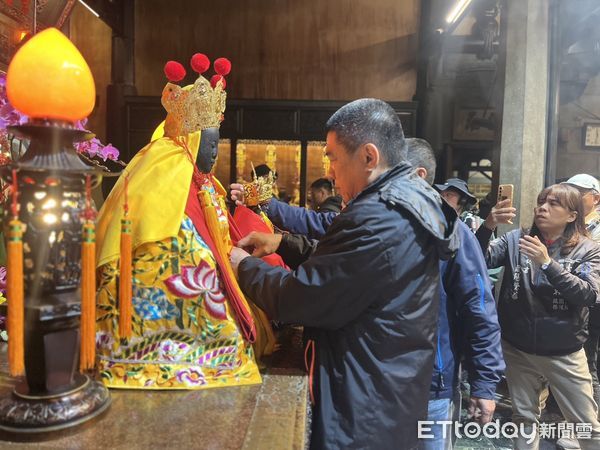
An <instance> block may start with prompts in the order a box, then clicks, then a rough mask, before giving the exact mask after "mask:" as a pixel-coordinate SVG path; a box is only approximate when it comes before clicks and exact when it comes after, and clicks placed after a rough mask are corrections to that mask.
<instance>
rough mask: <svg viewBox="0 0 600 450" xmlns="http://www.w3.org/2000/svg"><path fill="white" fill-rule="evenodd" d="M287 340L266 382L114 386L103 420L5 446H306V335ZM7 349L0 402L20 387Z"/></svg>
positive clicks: (2, 354) (7, 440)
mask: <svg viewBox="0 0 600 450" xmlns="http://www.w3.org/2000/svg"><path fill="white" fill-rule="evenodd" d="M280 340H281V343H282V347H281V349H280V350H279V351H278V352H276V353H275V354H274V355H273V356H272V357H271V358H270V360H268V362H267V364H268V366H267V367H266V368H265V369H263V370H262V371H261V372H262V377H263V382H262V384H260V385H254V386H240V387H231V388H222V389H207V390H203V391H142V390H127V389H113V390H111V397H112V404H111V406H110V407H109V409H108V410H107V411H106V412H105V413H104V414H102V415H101V416H99V417H97V418H96V419H94V420H92V421H90V422H88V423H86V424H84V425H81V426H80V427H76V428H71V429H69V430H67V431H63V432H57V433H55V434H48V435H46V436H43V438H44V439H46V440H44V441H42V442H39V441H37V440H36V441H35V442H19V441H18V440H19V438H18V437H14V436H8V435H2V434H0V440H1V441H2V444H1V445H2V448H6V449H32V448H44V449H77V448H82V449H91V448H97V447H98V446H99V445H101V446H102V448H113V449H131V448H211V449H223V450H229V449H231V450H233V449H245V450H246V449H248V450H249V449H264V448H277V449H282V450H283V449H294V450H296V449H298V450H299V449H304V448H307V447H308V441H309V440H308V439H309V436H308V434H307V433H308V430H309V428H310V427H309V422H310V408H309V406H308V378H307V376H306V373H305V371H304V369H303V368H302V364H303V362H302V343H301V336H300V333H299V330H295V329H289V330H287V331H286V332H284V333H283V335H282V336H281V338H280ZM6 351H7V345H6V343H1V344H0V397H4V396H9V395H10V391H11V390H12V387H13V385H14V382H15V380H14V379H12V378H10V377H9V376H8V367H7V364H6ZM28 439H32V437H31V436H29V438H28Z"/></svg>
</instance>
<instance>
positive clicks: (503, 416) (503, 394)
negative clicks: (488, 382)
mask: <svg viewBox="0 0 600 450" xmlns="http://www.w3.org/2000/svg"><path fill="white" fill-rule="evenodd" d="M465 394H466V392H463V399H465V398H467V397H466V395H465ZM511 413H512V411H511V406H510V399H509V398H508V389H507V387H506V385H505V384H504V385H501V386H500V387H499V389H498V395H497V398H496V412H495V414H494V420H496V419H498V420H500V422H501V423H505V422H509V421H510V419H511ZM466 417H467V410H466V405H465V404H464V403H463V407H462V410H461V419H462V420H463V421H464V420H466ZM563 420H564V419H563V418H562V416H561V415H560V410H559V409H558V407H557V406H556V404H555V403H554V402H553V401H552V399H550V400H549V402H548V405H547V407H546V409H545V410H544V412H543V413H542V422H547V423H558V422H561V421H563ZM555 442H556V439H542V440H541V442H540V450H561V447H558V446H557V445H556V443H555ZM512 448H513V447H512V443H511V440H510V439H506V438H499V439H489V438H486V437H483V436H482V437H481V438H478V439H469V438H466V437H463V438H460V439H457V441H456V443H455V446H454V449H455V450H494V449H498V450H512Z"/></svg>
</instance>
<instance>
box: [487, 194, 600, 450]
mask: <svg viewBox="0 0 600 450" xmlns="http://www.w3.org/2000/svg"><path fill="white" fill-rule="evenodd" d="M515 211H516V210H515V209H514V208H512V207H510V199H507V200H503V201H501V202H499V203H498V204H497V205H496V206H495V207H494V208H493V209H492V212H491V213H490V214H489V216H488V218H487V219H486V221H485V222H484V226H482V227H480V229H479V231H478V233H477V237H478V239H479V242H480V244H481V245H482V249H483V250H484V253H485V256H486V262H487V264H488V267H489V268H496V267H501V266H504V278H503V280H502V288H501V290H500V296H499V301H498V317H499V321H500V328H501V331H502V348H503V351H504V359H505V361H506V379H507V382H508V387H509V391H510V396H511V400H512V407H513V422H515V423H523V424H525V425H526V426H528V427H529V426H536V425H537V424H538V423H539V418H540V414H541V409H542V408H543V405H544V404H545V400H546V397H547V395H548V389H547V388H548V386H550V387H551V389H552V392H553V394H554V397H555V399H556V402H557V403H558V406H559V407H560V409H561V412H562V414H563V416H564V417H565V419H566V420H567V422H568V423H571V424H573V425H572V427H573V428H570V429H571V430H573V431H574V432H575V431H581V427H578V425H577V424H581V423H585V424H588V425H586V431H587V433H586V434H587V435H586V436H584V435H583V434H579V445H580V447H581V448H582V449H587V448H589V449H596V450H597V449H599V448H600V422H598V418H597V414H598V412H597V411H598V409H597V408H598V406H597V405H596V403H595V402H594V400H593V394H592V379H591V376H590V373H589V369H588V365H587V361H586V357H585V353H584V351H583V349H582V348H583V344H584V342H585V341H586V339H587V335H588V332H587V321H588V315H589V313H588V306H590V305H593V304H595V303H596V302H598V301H599V300H600V246H598V244H596V243H595V242H593V241H592V240H590V239H589V238H588V237H587V232H586V230H585V225H584V215H583V205H582V202H581V195H580V194H579V192H578V191H577V189H575V188H573V187H572V186H568V185H564V184H555V185H553V186H550V187H548V188H546V189H544V190H543V191H542V192H541V193H540V194H539V195H538V200H537V206H536V207H535V211H534V213H535V219H534V223H533V225H532V227H531V229H530V230H525V231H523V230H518V229H517V230H513V231H510V232H508V233H506V234H505V235H504V236H502V237H500V238H498V239H495V240H493V241H492V242H489V238H490V236H491V234H492V231H493V230H494V229H495V228H496V226H497V224H499V223H510V221H511V219H512V218H514V217H515ZM574 437H577V436H574ZM584 437H585V438H584ZM538 439H539V433H538V438H536V440H535V441H534V442H532V443H530V444H527V443H526V442H525V439H523V438H519V439H518V442H517V443H516V444H517V445H516V446H515V448H518V449H527V448H532V449H537V448H538V446H539V442H538Z"/></svg>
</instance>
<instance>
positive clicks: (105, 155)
mask: <svg viewBox="0 0 600 450" xmlns="http://www.w3.org/2000/svg"><path fill="white" fill-rule="evenodd" d="M99 155H100V157H101V158H102V159H103V160H104V161H106V160H107V159H111V160H113V161H116V160H117V159H118V158H119V150H117V148H116V147H115V146H114V145H112V144H107V145H105V146H104V147H103V148H101V149H100V151H99Z"/></svg>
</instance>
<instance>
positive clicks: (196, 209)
mask: <svg viewBox="0 0 600 450" xmlns="http://www.w3.org/2000/svg"><path fill="white" fill-rule="evenodd" d="M185 214H186V215H187V216H188V217H189V218H190V219H191V220H192V223H193V224H194V227H195V228H196V231H198V234H200V236H201V237H202V239H203V240H204V242H205V243H206V245H208V248H210V249H211V251H212V253H213V256H214V258H215V261H216V262H217V266H218V267H219V271H220V272H221V276H222V280H223V283H224V284H225V290H226V291H227V294H228V299H229V302H230V304H231V306H232V307H233V309H234V311H235V312H236V319H237V321H238V325H239V326H240V330H241V331H242V334H243V336H244V338H245V339H246V340H247V341H248V342H254V340H255V339H256V328H255V325H254V320H253V318H252V315H251V314H250V311H248V309H247V308H246V306H245V303H244V300H242V299H240V298H239V295H241V292H240V290H239V289H235V287H234V286H235V284H234V283H237V281H236V280H235V279H233V280H232V279H231V277H230V273H229V271H228V270H225V269H224V268H223V267H224V266H223V264H224V262H223V261H222V260H221V257H220V255H219V252H218V251H217V247H216V245H215V243H214V241H213V240H212V237H211V235H210V231H209V230H208V227H207V226H206V220H205V219H204V211H202V206H201V205H200V200H199V199H198V188H197V187H196V186H195V184H194V183H192V184H191V185H190V191H189V194H188V200H187V204H186V205H185Z"/></svg>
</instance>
